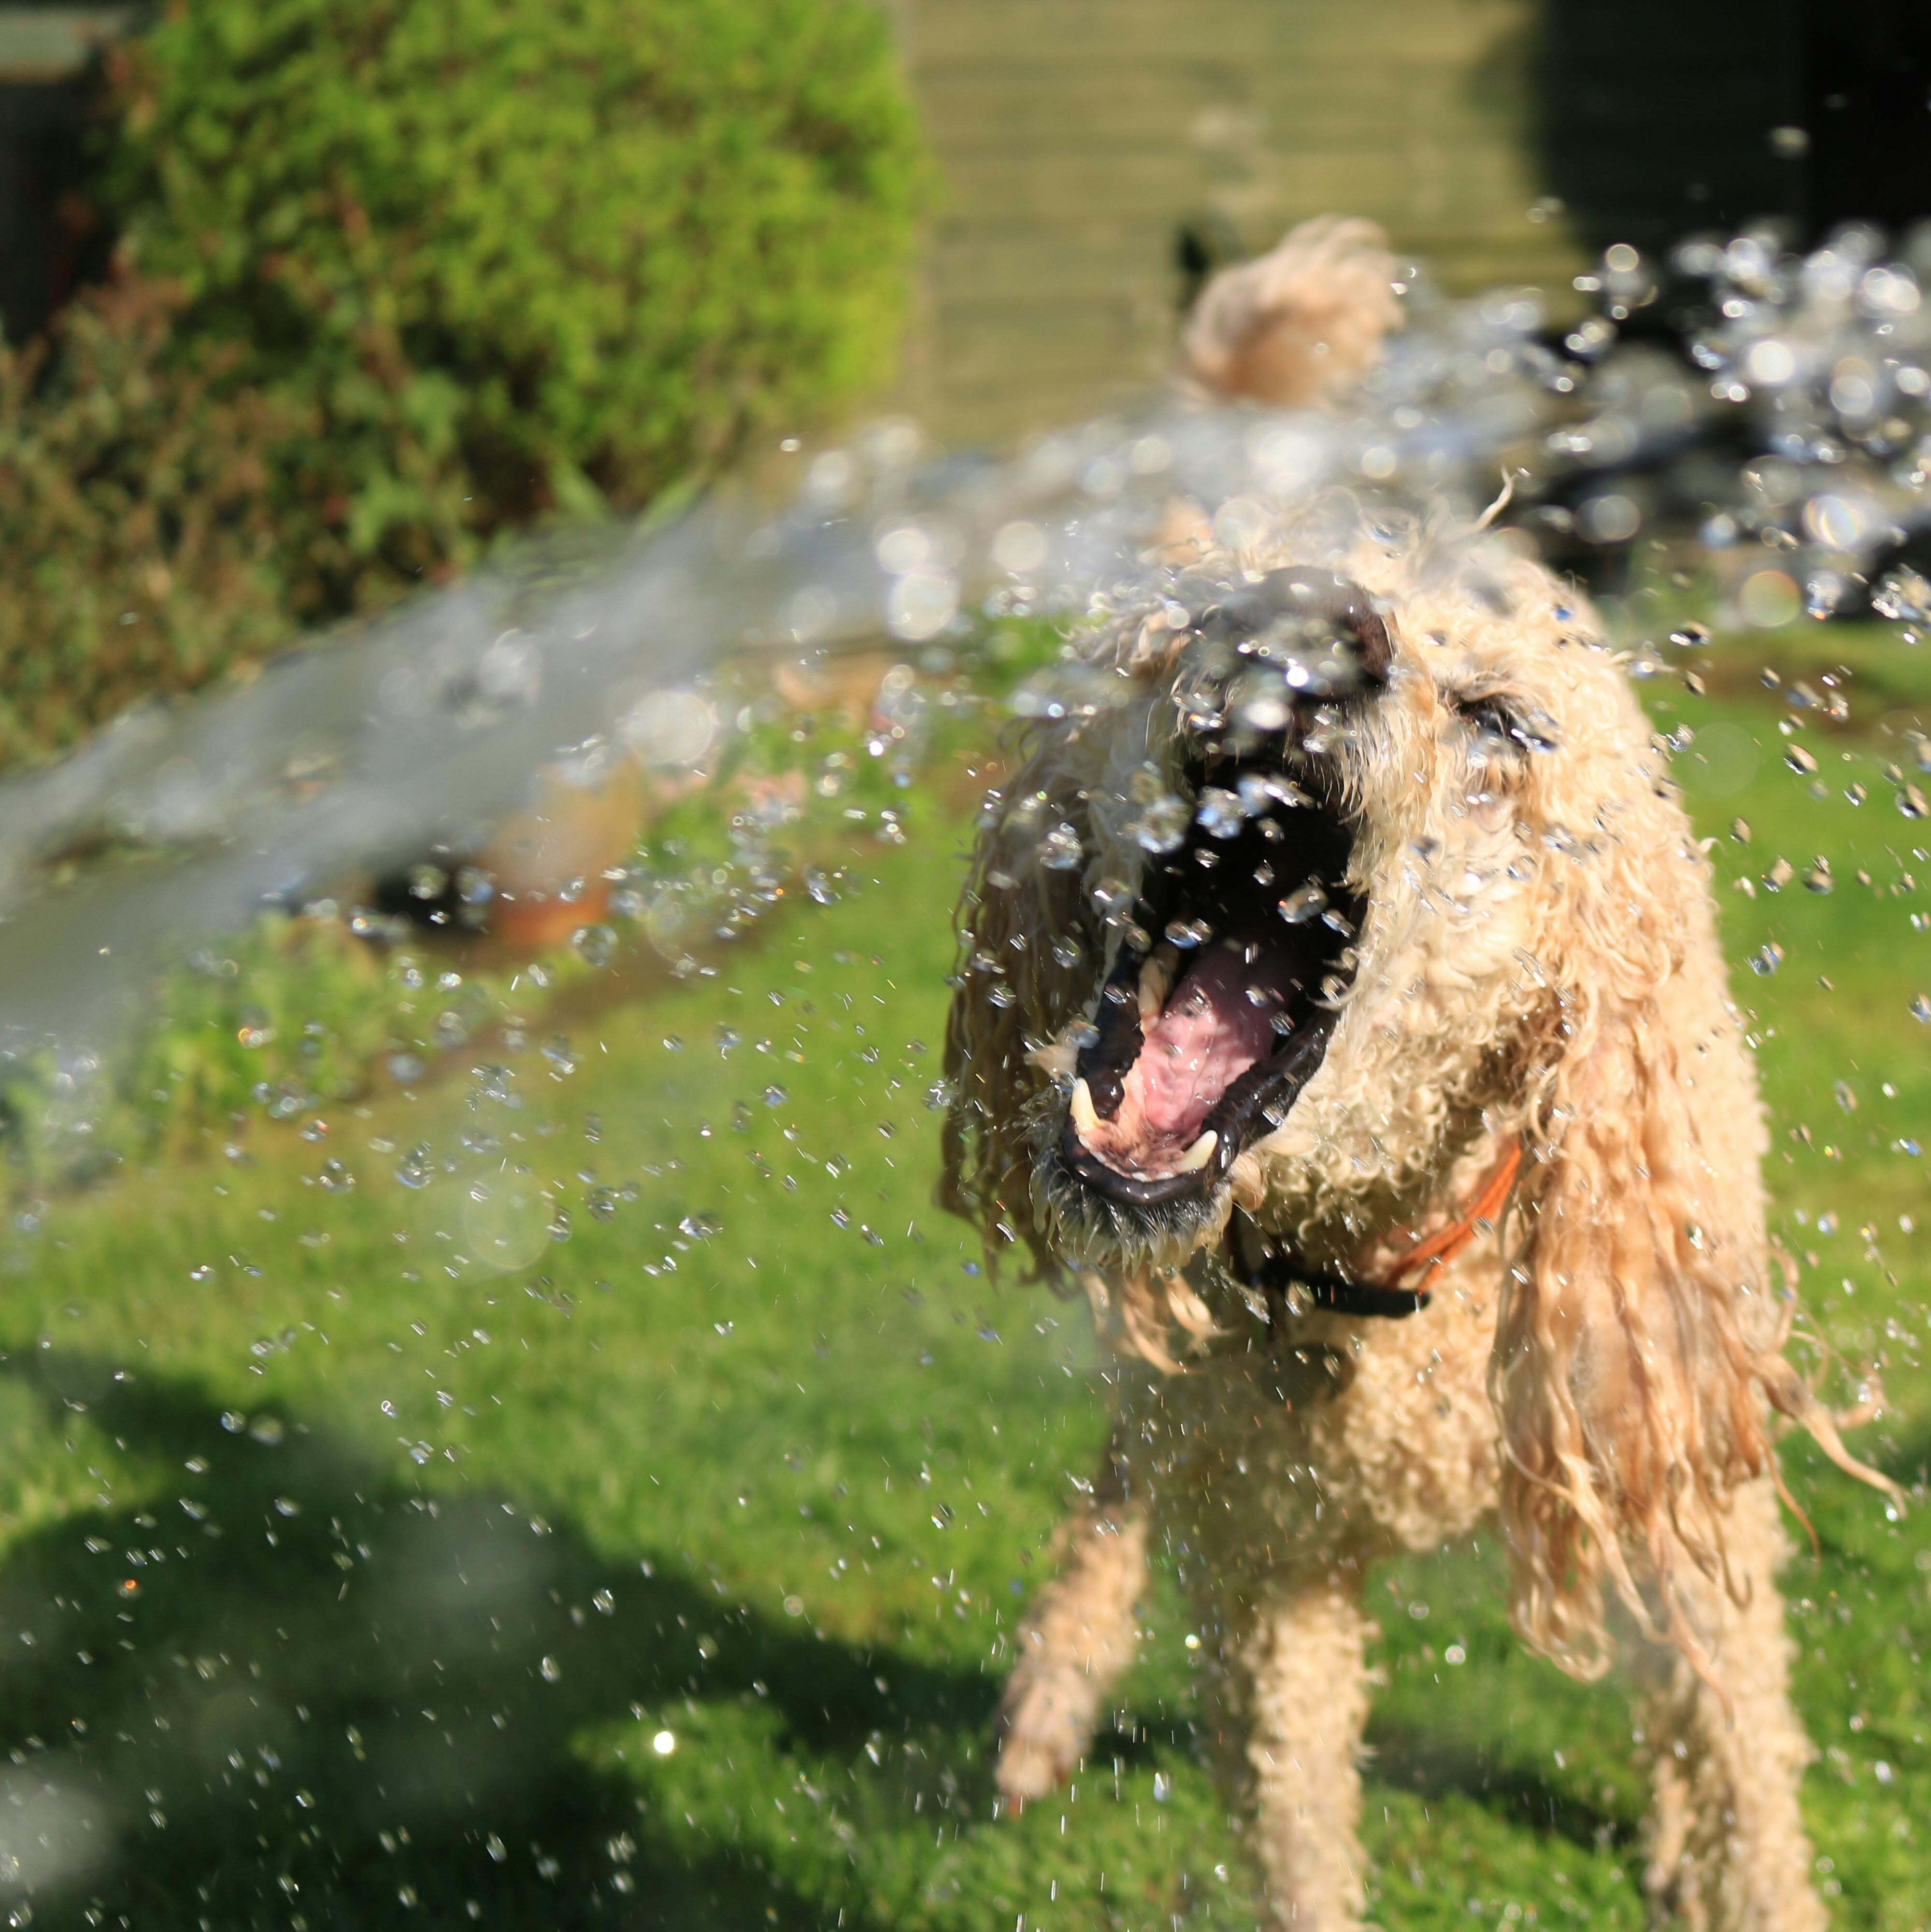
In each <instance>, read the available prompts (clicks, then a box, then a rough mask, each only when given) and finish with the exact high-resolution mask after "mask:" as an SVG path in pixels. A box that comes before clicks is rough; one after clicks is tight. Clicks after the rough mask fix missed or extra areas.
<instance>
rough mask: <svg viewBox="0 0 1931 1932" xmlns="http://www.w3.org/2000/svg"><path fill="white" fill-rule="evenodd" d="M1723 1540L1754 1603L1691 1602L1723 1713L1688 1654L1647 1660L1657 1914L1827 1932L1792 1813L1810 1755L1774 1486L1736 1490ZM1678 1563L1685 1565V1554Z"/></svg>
mask: <svg viewBox="0 0 1931 1932" xmlns="http://www.w3.org/2000/svg"><path fill="white" fill-rule="evenodd" d="M1725 1538H1726V1543H1727V1546H1728V1555H1729V1559H1730V1566H1731V1574H1732V1577H1733V1578H1734V1580H1735V1583H1736V1584H1737V1586H1738V1594H1739V1595H1744V1596H1745V1597H1746V1601H1745V1602H1744V1603H1743V1604H1740V1605H1739V1604H1737V1603H1736V1602H1735V1601H1733V1600H1732V1598H1731V1597H1730V1596H1729V1595H1728V1593H1726V1592H1725V1591H1724V1590H1723V1589H1722V1588H1721V1587H1720V1586H1718V1585H1716V1584H1713V1583H1707V1581H1705V1580H1703V1579H1701V1577H1698V1579H1697V1580H1696V1583H1695V1589H1694V1595H1695V1610H1696V1612H1697V1622H1698V1625H1699V1628H1700V1630H1701V1633H1702V1634H1703V1635H1704V1638H1705V1641H1706V1643H1707V1646H1708V1648H1709V1649H1710V1652H1711V1653H1712V1655H1713V1657H1714V1658H1715V1662H1716V1676H1717V1678H1718V1679H1719V1682H1721V1684H1722V1688H1723V1692H1724V1694H1725V1696H1727V1697H1728V1700H1729V1708H1728V1709H1727V1710H1726V1709H1725V1707H1724V1697H1719V1695H1718V1694H1717V1693H1716V1691H1715V1690H1713V1689H1712V1688H1711V1687H1710V1685H1708V1684H1707V1683H1706V1682H1704V1680H1703V1679H1702V1678H1701V1677H1700V1676H1698V1675H1697V1673H1695V1671H1694V1670H1692V1669H1691V1668H1690V1667H1689V1664H1687V1663H1686V1661H1683V1658H1680V1657H1674V1658H1668V1657H1666V1656H1665V1655H1656V1654H1654V1653H1653V1654H1652V1656H1651V1657H1650V1659H1649V1660H1647V1661H1649V1662H1650V1664H1651V1665H1652V1670H1651V1671H1650V1673H1646V1674H1647V1675H1648V1676H1649V1679H1650V1682H1649V1683H1648V1685H1647V1693H1646V1695H1645V1696H1644V1699H1643V1717H1644V1736H1645V1738H1646V1740H1647V1747H1648V1751H1649V1754H1650V1762H1651V1766H1652V1774H1651V1775H1652V1780H1653V1786H1654V1802H1653V1811H1652V1813H1651V1816H1650V1830H1649V1839H1648V1851H1649V1869H1648V1871H1647V1874H1646V1883H1647V1888H1648V1891H1649V1893H1650V1902H1651V1907H1652V1909H1653V1912H1655V1914H1656V1917H1657V1918H1658V1919H1659V1921H1662V1922H1664V1923H1675V1924H1683V1925H1686V1926H1689V1927H1694V1928H1695V1932H1824V1926H1825V1925H1826V1924H1827V1922H1828V1921H1827V1919H1826V1918H1825V1915H1824V1908H1823V1906H1822V1903H1821V1901H1820V1900H1818V1897H1817V1894H1815V1891H1812V1889H1811V1881H1810V1869H1811V1854H1810V1844H1809V1840H1808V1839H1807V1838H1806V1837H1805V1835H1804V1831H1803V1819H1802V1817H1801V1816H1800V1814H1799V1811H1798V1808H1797V1785H1798V1782H1799V1780H1800V1778H1801V1776H1802V1775H1803V1767H1804V1766H1805V1764H1806V1763H1807V1762H1808V1761H1809V1759H1810V1757H1812V1751H1811V1748H1810V1745H1809V1740H1808V1739H1806V1737H1805V1736H1804V1735H1803V1730H1802V1728H1801V1727H1800V1726H1799V1724H1798V1723H1797V1715H1796V1713H1795V1712H1794V1711H1793V1710H1792V1709H1791V1706H1790V1697H1789V1691H1788V1682H1789V1675H1790V1668H1789V1666H1790V1650H1791V1644H1790V1638H1789V1637H1788V1634H1787V1633H1786V1631H1785V1628H1784V1622H1783V1600H1782V1597H1781V1596H1780V1595H1779V1593H1778V1592H1777V1589H1776V1582H1775V1577H1776V1567H1777V1565H1778V1564H1779V1562H1781V1561H1782V1559H1783V1557H1784V1556H1785V1553H1786V1545H1785V1540H1784V1535H1783V1526H1782V1523H1781V1521H1780V1520H1779V1517H1778V1514H1777V1498H1776V1491H1775V1490H1773V1488H1772V1487H1771V1486H1770V1483H1769V1482H1768V1481H1767V1480H1759V1481H1756V1482H1753V1483H1751V1484H1747V1485H1746V1487H1743V1489H1740V1490H1738V1491H1737V1494H1736V1498H1735V1502H1734V1507H1733V1508H1732V1509H1731V1513H1730V1517H1729V1520H1728V1523H1727V1524H1726V1526H1725ZM1680 1568H1683V1569H1685V1570H1687V1569H1688V1568H1689V1559H1688V1558H1687V1557H1685V1558H1684V1559H1683V1560H1682V1564H1681V1565H1680ZM1692 1574H1693V1573H1692Z"/></svg>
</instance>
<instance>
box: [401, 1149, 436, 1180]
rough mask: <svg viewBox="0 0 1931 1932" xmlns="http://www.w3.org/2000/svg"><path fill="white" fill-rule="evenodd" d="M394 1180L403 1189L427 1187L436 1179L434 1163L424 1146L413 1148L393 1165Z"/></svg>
mask: <svg viewBox="0 0 1931 1932" xmlns="http://www.w3.org/2000/svg"><path fill="white" fill-rule="evenodd" d="M395 1178H396V1179H397V1180H398V1181H400V1182H401V1184H402V1185H403V1186H404V1187H410V1188H421V1187H428V1185H429V1184H430V1182H431V1181H433V1180H434V1179H435V1178H436V1168H435V1163H434V1162H433V1161H432V1160H431V1159H430V1157H429V1149H428V1146H427V1145H418V1146H416V1147H413V1148H410V1151H408V1153H407V1154H404V1156H403V1157H402V1158H401V1160H399V1161H398V1162H397V1163H396V1165H395Z"/></svg>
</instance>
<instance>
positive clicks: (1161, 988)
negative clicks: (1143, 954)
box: [1140, 959, 1172, 1026]
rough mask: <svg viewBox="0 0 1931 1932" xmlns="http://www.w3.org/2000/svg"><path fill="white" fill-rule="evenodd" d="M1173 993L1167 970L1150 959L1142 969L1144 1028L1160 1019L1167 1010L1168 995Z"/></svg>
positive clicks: (1141, 1019)
mask: <svg viewBox="0 0 1931 1932" xmlns="http://www.w3.org/2000/svg"><path fill="white" fill-rule="evenodd" d="M1171 991H1172V986H1171V984H1170V982H1169V980H1168V979H1167V974H1166V972H1165V971H1164V969H1163V968H1162V967H1161V964H1160V962H1159V961H1158V959H1149V961H1148V962H1146V965H1144V966H1143V967H1142V968H1140V1025H1142V1026H1146V1025H1149V1023H1150V1022H1152V1021H1155V1020H1157V1019H1159V1017H1160V1016H1161V1014H1162V1013H1164V1012H1165V1010H1166V1009H1167V994H1168V993H1169V992H1171Z"/></svg>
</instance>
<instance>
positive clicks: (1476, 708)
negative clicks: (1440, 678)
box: [1448, 691, 1556, 754]
mask: <svg viewBox="0 0 1931 1932" xmlns="http://www.w3.org/2000/svg"><path fill="white" fill-rule="evenodd" d="M1448 703H1449V709H1451V710H1452V711H1453V712H1455V715H1457V716H1458V718H1461V719H1462V720H1463V721H1464V723H1466V724H1467V725H1468V727H1470V730H1472V731H1473V733H1475V737H1476V746H1477V748H1478V749H1479V750H1480V751H1483V752H1485V753H1491V754H1492V753H1494V752H1498V751H1553V750H1554V748H1555V742H1556V740H1555V727H1554V724H1552V723H1551V721H1550V720H1549V719H1548V718H1547V717H1546V716H1545V715H1543V714H1542V712H1539V711H1538V710H1536V709H1534V708H1533V706H1526V705H1518V704H1517V703H1514V702H1513V701H1512V700H1510V699H1508V698H1506V697H1497V696H1496V695H1495V694H1494V693H1493V692H1490V693H1486V694H1476V693H1473V692H1470V693H1467V694H1461V693H1457V692H1454V691H1451V692H1449V694H1448Z"/></svg>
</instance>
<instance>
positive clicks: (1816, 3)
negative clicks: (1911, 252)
mask: <svg viewBox="0 0 1931 1932" xmlns="http://www.w3.org/2000/svg"><path fill="white" fill-rule="evenodd" d="M1806 14H1807V20H1806V40H1805V46H1804V57H1805V58H1804V67H1805V77H1806V81H1807V83H1808V86H1809V102H1808V108H1809V119H1808V127H1809V134H1810V166H1809V175H1810V184H1809V217H1810V226H1811V230H1812V233H1818V234H1821V233H1824V232H1827V230H1828V229H1831V228H1833V227H1834V226H1836V224H1837V223H1839V222H1840V221H1848V220H1864V221H1875V222H1877V223H1879V224H1880V225H1881V226H1883V227H1884V228H1887V229H1890V231H1891V233H1893V234H1894V235H1896V234H1902V232H1903V231H1904V230H1905V229H1908V228H1909V227H1910V226H1912V225H1913V224H1914V223H1917V222H1919V221H1922V220H1924V219H1925V218H1926V217H1927V216H1931V6H1927V5H1926V4H1925V0H1855V4H1854V5H1826V4H1824V0H1809V5H1808V7H1806Z"/></svg>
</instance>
